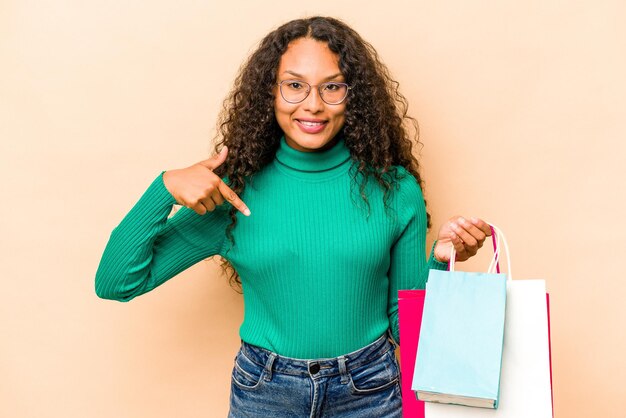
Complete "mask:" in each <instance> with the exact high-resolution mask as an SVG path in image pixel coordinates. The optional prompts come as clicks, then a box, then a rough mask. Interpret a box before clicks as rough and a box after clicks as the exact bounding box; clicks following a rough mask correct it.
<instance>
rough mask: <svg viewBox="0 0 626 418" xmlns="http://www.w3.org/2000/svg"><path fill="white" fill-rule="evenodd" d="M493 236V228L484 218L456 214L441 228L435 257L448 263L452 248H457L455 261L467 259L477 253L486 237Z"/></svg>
mask: <svg viewBox="0 0 626 418" xmlns="http://www.w3.org/2000/svg"><path fill="white" fill-rule="evenodd" d="M489 236H491V228H490V227H489V225H488V224H487V223H486V222H485V221H483V220H482V219H476V218H471V219H469V220H468V219H465V218H463V217H462V216H454V217H452V218H450V219H449V220H448V221H447V222H446V223H444V224H443V225H442V226H441V228H440V229H439V236H438V237H437V244H436V245H435V258H436V259H437V261H440V262H442V263H447V262H449V261H450V249H451V247H452V246H454V249H455V250H456V259H455V261H465V260H467V259H468V258H470V257H472V256H474V255H476V253H477V252H478V249H479V248H480V247H482V246H483V243H484V242H485V239H486V238H487V237H489Z"/></svg>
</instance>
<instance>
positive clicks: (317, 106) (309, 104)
mask: <svg viewBox="0 0 626 418" xmlns="http://www.w3.org/2000/svg"><path fill="white" fill-rule="evenodd" d="M302 104H303V106H304V110H308V111H309V112H311V113H318V112H321V111H322V110H324V101H323V100H322V97H321V96H320V92H319V89H318V88H317V87H313V86H311V91H310V92H309V95H308V96H307V97H306V99H304V102H303V103H302Z"/></svg>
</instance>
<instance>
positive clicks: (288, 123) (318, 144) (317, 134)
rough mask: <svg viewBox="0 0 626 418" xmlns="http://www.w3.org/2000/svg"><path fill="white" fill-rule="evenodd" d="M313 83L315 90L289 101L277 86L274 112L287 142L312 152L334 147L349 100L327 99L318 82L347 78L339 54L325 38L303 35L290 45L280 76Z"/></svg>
mask: <svg viewBox="0 0 626 418" xmlns="http://www.w3.org/2000/svg"><path fill="white" fill-rule="evenodd" d="M284 80H296V81H304V82H307V83H309V84H310V85H311V86H312V87H311V91H310V92H309V95H308V96H307V97H306V99H304V100H303V101H302V102H300V103H289V102H287V101H286V100H285V99H284V98H283V97H282V96H281V94H280V91H279V88H278V86H275V89H274V113H275V115H276V120H277V121H278V125H279V126H280V128H281V129H282V130H283V132H284V133H285V140H286V142H287V144H288V145H289V146H290V147H292V148H295V149H297V150H299V151H305V152H311V151H318V150H323V149H327V148H330V147H332V145H333V144H334V141H333V138H334V137H335V135H336V134H337V132H339V130H340V129H341V128H342V127H343V124H344V122H345V115H344V113H345V110H346V104H345V100H344V101H343V102H342V103H340V104H336V105H329V104H327V103H325V102H324V101H323V100H322V98H321V97H320V95H319V90H318V89H317V86H318V85H319V84H321V83H326V82H329V81H335V82H345V80H344V77H343V75H342V74H341V71H340V70H339V57H338V56H337V54H335V53H333V52H332V51H331V50H330V49H329V48H328V45H327V44H326V43H324V42H320V41H316V40H314V39H311V38H299V39H296V40H295V41H292V42H291V43H290V44H289V46H288V47H287V51H285V53H284V54H283V56H282V57H281V59H280V63H279V65H278V80H277V82H278V83H280V82H281V81H284Z"/></svg>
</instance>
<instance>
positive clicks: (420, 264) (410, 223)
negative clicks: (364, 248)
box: [387, 173, 447, 343]
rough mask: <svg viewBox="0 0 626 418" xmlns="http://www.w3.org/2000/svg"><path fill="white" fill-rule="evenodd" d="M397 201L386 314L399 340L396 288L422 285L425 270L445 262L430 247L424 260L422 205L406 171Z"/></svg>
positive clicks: (422, 199)
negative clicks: (427, 256)
mask: <svg viewBox="0 0 626 418" xmlns="http://www.w3.org/2000/svg"><path fill="white" fill-rule="evenodd" d="M397 203H398V205H399V207H398V209H397V211H398V213H399V221H400V228H401V231H400V233H399V236H398V238H397V240H396V241H395V243H394V245H393V247H392V248H391V263H390V268H389V295H388V303H387V314H388V316H389V327H390V329H391V333H392V335H393V338H394V339H395V340H396V342H398V343H400V333H399V328H398V290H406V289H424V287H425V285H426V280H427V278H428V272H429V270H430V269H437V270H445V269H446V268H447V264H445V263H440V262H439V261H437V260H436V259H435V258H434V256H433V253H432V251H431V255H430V257H429V259H428V260H426V248H425V246H426V231H427V216H426V205H425V203H424V196H423V194H422V190H421V188H420V186H419V185H418V184H417V180H416V179H415V178H414V177H413V176H412V175H410V174H408V173H407V176H406V177H405V178H404V179H402V181H401V187H400V191H399V196H398V199H397Z"/></svg>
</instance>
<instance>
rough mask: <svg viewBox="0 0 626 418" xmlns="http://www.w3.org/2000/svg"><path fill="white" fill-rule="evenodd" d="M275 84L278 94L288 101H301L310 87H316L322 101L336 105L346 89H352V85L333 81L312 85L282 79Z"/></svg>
mask: <svg viewBox="0 0 626 418" xmlns="http://www.w3.org/2000/svg"><path fill="white" fill-rule="evenodd" d="M276 84H278V86H279V88H280V95H281V96H283V99H285V101H286V102H289V103H300V102H302V101H303V100H304V99H306V98H307V97H308V96H309V93H310V92H311V87H317V91H318V92H319V94H320V97H321V98H322V100H323V101H324V103H326V104H329V105H338V104H340V103H341V102H343V101H344V100H345V99H346V97H347V96H348V91H349V90H351V89H352V87H350V86H348V85H347V84H346V83H338V82H335V81H331V82H328V83H322V84H319V85H317V86H312V85H310V84H309V83H306V82H304V81H298V80H283V81H281V82H280V83H276Z"/></svg>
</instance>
